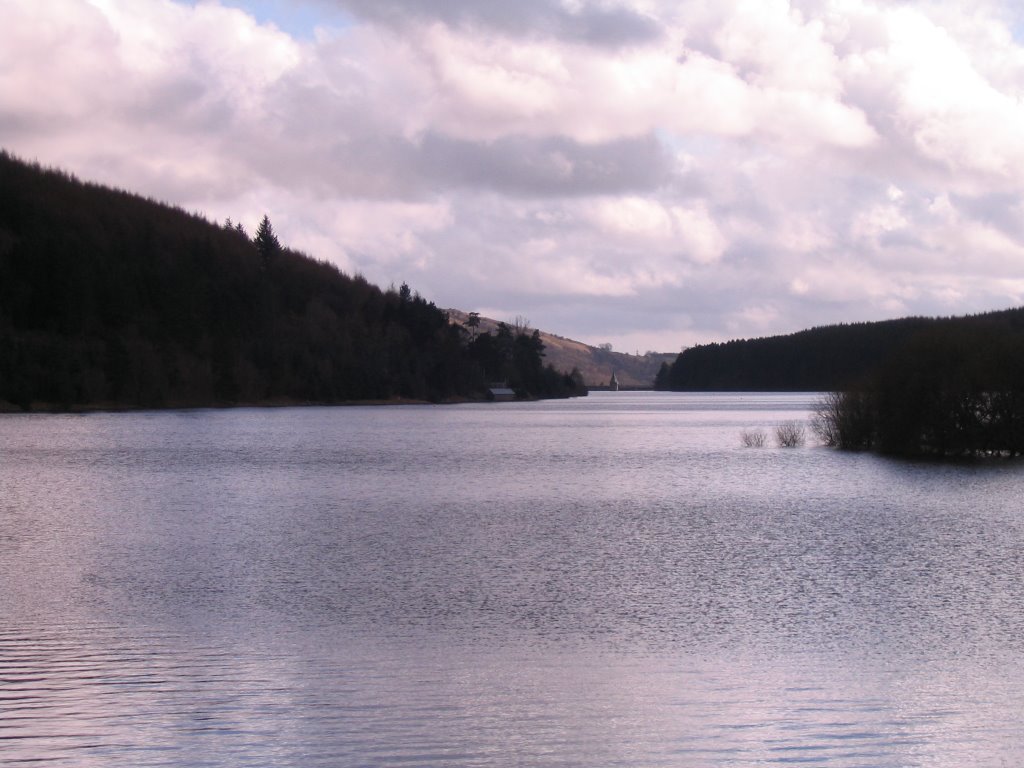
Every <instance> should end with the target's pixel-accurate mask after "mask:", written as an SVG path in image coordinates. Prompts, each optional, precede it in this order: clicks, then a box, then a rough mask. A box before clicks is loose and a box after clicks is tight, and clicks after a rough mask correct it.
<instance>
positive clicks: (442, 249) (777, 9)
mask: <svg viewBox="0 0 1024 768" xmlns="http://www.w3.org/2000/svg"><path fill="white" fill-rule="evenodd" d="M243 1H244V0H238V2H239V3H241V2H243ZM325 2H326V0H325ZM313 7H315V6H314V5H308V6H305V7H304V13H305V14H307V16H308V13H309V12H310V9H311V8H313ZM332 7H335V8H339V7H340V8H343V9H344V10H345V12H346V13H348V14H350V16H351V19H352V22H351V23H350V24H346V25H342V26H338V25H334V26H332V25H331V24H329V23H327V24H324V25H323V26H321V27H318V28H317V29H316V31H315V32H314V33H312V34H304V35H303V36H302V37H294V36H292V35H290V34H288V33H286V32H285V31H283V30H285V29H291V28H294V26H295V25H293V24H289V23H288V21H289V20H288V19H281V20H280V23H276V24H275V23H270V22H263V23H261V22H257V20H256V19H255V18H254V17H253V15H251V14H250V13H249V12H247V11H246V9H245V7H244V6H241V5H239V6H236V4H235V2H234V1H233V0H219V1H217V2H215V1H213V0H200V1H199V2H196V3H192V4H184V3H182V2H172V0H51V1H50V2H47V3H39V2H36V1H35V0H5V2H4V11H5V24H4V26H3V28H2V29H0V144H2V145H3V146H4V147H5V148H7V149H9V150H11V151H14V152H16V153H18V154H21V155H23V156H27V157H29V158H37V159H39V160H41V161H43V162H44V163H47V164H53V165H59V166H62V167H65V168H68V169H70V170H72V171H74V172H75V173H77V174H79V175H80V176H83V177H86V178H90V179H96V180H99V181H104V182H107V183H112V184H116V185H118V186H121V187H127V188H130V189H133V190H137V191H139V192H142V193H144V194H147V195H151V196H154V197H157V198H160V199H164V200H168V201H170V202H173V203H175V204H178V205H182V206H184V207H186V208H188V209H191V210H201V211H205V212H207V213H208V214H209V215H210V216H212V217H216V218H219V219H222V218H225V217H228V216H230V217H231V218H232V219H234V220H236V221H237V220H242V221H244V222H247V223H249V224H250V226H251V225H253V224H254V223H255V222H256V221H258V220H259V218H260V217H261V216H262V215H263V213H269V214H270V216H271V218H272V220H273V221H274V223H275V228H276V229H277V230H278V232H279V234H280V235H281V236H282V238H283V239H284V240H285V241H286V242H289V243H291V244H293V245H295V246H297V247H300V248H303V249H306V250H308V251H309V252H311V253H313V254H314V255H316V256H318V257H321V258H326V259H330V260H333V261H334V262H336V263H337V264H339V265H340V266H342V267H343V268H345V269H346V270H350V271H359V272H362V273H364V274H365V275H366V276H367V277H368V278H370V279H372V280H374V281H376V282H379V283H382V284H384V285H387V284H389V283H392V282H401V281H402V280H407V281H408V282H409V283H410V284H412V285H414V286H415V287H416V288H417V289H419V290H420V291H421V292H422V293H423V294H424V295H427V296H429V297H430V298H431V299H433V300H435V301H437V303H439V304H442V305H449V306H458V307H461V308H463V309H474V308H477V307H489V308H493V309H494V310H495V311H504V312H505V313H506V315H507V316H508V317H514V316H516V315H518V314H524V315H527V316H529V317H530V318H531V320H532V321H533V322H534V323H535V324H536V325H538V326H541V327H544V328H546V329H550V330H552V331H555V332H558V333H562V334H563V335H569V336H577V337H582V338H584V339H585V340H590V341H612V342H613V343H615V344H616V346H619V345H620V341H619V340H623V343H625V344H626V346H628V347H634V346H639V347H642V348H645V349H646V348H652V347H653V346H655V340H657V345H662V346H665V345H666V344H667V348H668V349H675V348H677V347H678V346H679V345H681V344H687V343H694V342H696V341H700V340H708V339H723V338H728V337H731V336H733V335H744V336H749V335H753V334H756V333H777V332H783V331H791V330H797V329H799V328H801V327H805V326H807V325H815V324H821V323H825V322H837V321H843V320H867V319H880V318H883V317H890V316H893V315H894V314H900V313H904V312H906V313H911V312H912V313H920V314H933V313H943V314H949V313H952V312H970V311H979V310H983V309H991V308H997V307H1001V306H1005V305H1009V304H1012V303H1015V302H1019V301H1020V300H1021V297H1022V295H1024V287H1022V284H1021V280H1020V279H1019V277H1018V275H1019V274H1020V264H1021V259H1022V257H1024V250H1022V249H1024V173H1022V169H1024V143H1022V142H1021V141H1020V136H1021V135H1024V46H1022V40H1021V38H1020V36H1019V33H1018V32H1016V30H1019V29H1020V28H1022V27H1021V26H1020V24H1021V18H1020V12H1019V10H1018V9H1016V7H1015V6H1014V5H1012V4H1010V3H1009V2H997V1H996V0H974V1H973V2H971V3H969V4H963V3H957V2H953V1H952V0H949V2H945V0H929V1H928V2H924V0H922V1H921V2H916V1H914V0H908V1H907V2H901V3H889V2H881V0H789V1H788V2H787V1H786V0H757V1H756V2H755V1H753V0H722V2H715V3H706V2H695V3H683V4H680V3H674V2H668V1H667V0H665V1H664V2H662V0H629V1H627V0H622V1H621V2H613V1H612V0H526V1H525V2H523V3H518V4H510V3H507V2H497V0H494V1H492V0H482V1H481V0H474V1H473V2H471V1H470V0H448V1H444V0H416V1H415V2H414V0H374V2H372V3H371V2H369V1H368V0H365V1H364V0H346V1H345V2H340V0H339V1H338V2H334V3H333V6H332ZM275 8H276V9H277V12H283V10H282V9H285V8H287V4H284V3H279V4H277V5H276V6H275ZM261 13H263V14H266V13H268V11H267V10H266V8H263V10H262V11H261ZM261 18H263V16H261ZM303 18H304V24H305V25H307V26H308V23H307V20H306V17H305V16H304V17H303ZM330 18H331V19H336V18H337V16H336V15H332V16H331V17H330ZM673 334H675V336H673ZM670 336H673V338H676V339H677V341H676V342H673V343H667V342H666V339H668V338H669V337H670ZM643 338H648V339H650V340H651V342H650V344H644V343H642V342H641V341H640V339H643ZM627 339H628V340H629V341H628V343H626V342H625V341H624V340H627Z"/></svg>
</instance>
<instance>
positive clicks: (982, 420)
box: [812, 312, 1024, 458]
mask: <svg viewBox="0 0 1024 768" xmlns="http://www.w3.org/2000/svg"><path fill="white" fill-rule="evenodd" d="M1022 320H1024V315H1022V314H1021V313H1020V312H1014V313H1010V314H1006V313H1001V314H1000V315H998V316H994V317H989V318H985V319H984V321H983V322H964V323H956V324H945V325H939V326H936V327H934V328H930V329H929V330H927V331H925V332H923V333H921V334H919V335H917V336H915V337H914V338H912V339H910V340H909V341H908V342H907V343H906V344H905V345H903V346H902V347H901V348H900V349H899V350H898V351H897V353H896V354H893V355H891V356H890V357H889V358H887V359H886V360H885V362H884V363H882V364H881V365H879V366H878V367H877V368H876V369H874V370H873V371H871V372H870V374H868V375H867V376H865V377H864V378H863V379H862V380H861V381H860V382H859V383H858V384H857V385H855V386H851V387H847V388H846V389H844V390H841V391H835V392H831V393H829V394H827V395H826V396H825V398H824V399H823V400H822V401H821V403H819V405H818V408H817V411H816V413H815V416H814V418H813V419H812V426H813V428H814V430H815V431H816V432H817V433H818V435H819V437H820V438H821V439H822V440H823V442H825V443H826V444H828V445H833V446H836V447H839V448H845V449H852V450H860V449H873V450H877V451H880V452H882V453H886V454H891V455H899V456H933V457H952V458H957V457H978V456H1020V455H1024V322H1022Z"/></svg>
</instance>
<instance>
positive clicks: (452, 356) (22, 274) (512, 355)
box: [0, 152, 581, 409]
mask: <svg viewBox="0 0 1024 768" xmlns="http://www.w3.org/2000/svg"><path fill="white" fill-rule="evenodd" d="M539 342H540V339H539V337H538V336H537V334H536V333H534V334H533V335H530V334H529V333H525V332H524V333H518V334H514V333H512V332H511V330H509V331H508V333H507V334H503V333H499V334H497V335H496V336H495V337H493V338H491V337H490V335H489V334H482V335H479V336H477V337H476V339H475V340H473V341H472V342H471V340H470V339H469V338H468V336H467V334H466V333H465V331H463V330H462V329H461V328H460V327H458V326H456V325H452V324H449V323H448V319H447V316H446V315H445V314H444V313H443V312H442V311H441V310H439V309H438V308H437V307H435V306H434V304H433V303H431V302H428V301H426V300H425V299H423V298H422V297H421V296H419V295H418V294H417V293H415V292H413V291H412V290H410V289H409V287H408V286H406V285H403V286H401V288H400V289H398V290H394V289H392V290H388V291H382V290H381V289H379V288H378V287H376V286H373V285H371V284H370V283H368V282H367V281H366V280H364V279H363V278H362V277H359V276H355V277H350V276H347V275H345V274H343V273H342V272H340V271H339V270H338V269H337V268H336V267H334V266H332V265H330V264H328V263H326V262H322V261H317V260H314V259H312V258H309V257H308V256H305V255H303V254H300V253H297V252H295V251H292V250H290V249H288V248H286V247H283V246H282V245H281V244H280V242H279V241H278V239H277V237H276V235H275V234H274V232H273V227H272V225H271V224H270V221H269V219H267V218H264V220H263V221H262V222H261V223H260V225H259V227H258V228H257V230H256V232H255V236H254V237H253V238H252V239H250V238H249V237H248V236H247V235H246V233H245V232H244V230H243V229H242V228H241V226H232V225H230V224H227V225H224V226H220V225H217V224H212V223H210V222H209V221H207V220H205V219H204V218H202V217H201V216H198V215H193V214H188V213H186V212H185V211H182V210H180V209H177V208H172V207H169V206H166V205H162V204H159V203H157V202H154V201H152V200H147V199H145V198H142V197H139V196H137V195H133V194H130V193H128V192H123V191H118V190H113V189H109V188H105V187H101V186H98V185H95V184H88V183H82V182H80V181H78V180H76V179H74V178H73V177H71V176H70V175H68V174H65V173H62V172H59V171H54V170H45V169H42V168H40V167H39V166H38V165H36V164H28V163H24V162H22V161H20V160H17V159H16V158H14V157H12V156H11V155H9V154H7V153H3V152H0V404H2V402H6V403H9V404H14V405H16V406H19V407H22V408H26V409H27V408H29V407H31V406H32V405H33V404H36V405H42V406H45V407H49V408H61V409H63V408H75V407H87V406H99V407H167V406H201V405H214V404H217V405H229V404H238V403H267V402H316V403H335V402H344V401H353V400H387V399H394V398H406V399H415V400H431V401H442V400H449V399H458V398H478V397H484V396H485V395H486V393H487V383H488V382H489V381H494V380H498V379H501V380H507V381H508V382H509V383H510V386H514V387H515V389H516V390H517V392H518V393H519V394H520V395H522V396H529V397H552V396H568V395H571V394H581V392H580V391H579V388H578V384H579V382H578V380H577V379H574V378H573V377H571V376H564V375H561V374H558V373H556V372H555V371H554V370H553V369H550V368H549V367H545V366H544V365H543V362H542V356H543V344H541V343H539Z"/></svg>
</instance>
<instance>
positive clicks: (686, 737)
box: [0, 393, 1024, 767]
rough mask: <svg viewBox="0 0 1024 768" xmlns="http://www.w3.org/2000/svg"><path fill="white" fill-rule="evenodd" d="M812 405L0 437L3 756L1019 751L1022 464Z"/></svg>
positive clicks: (344, 418) (566, 408) (724, 756)
mask: <svg viewBox="0 0 1024 768" xmlns="http://www.w3.org/2000/svg"><path fill="white" fill-rule="evenodd" d="M811 399H812V398H811V396H807V395H782V396H780V395H770V396H769V395H684V394H671V395H668V394H654V393H636V394H627V393H597V394H594V395H591V396H590V397H589V398H587V399H585V400H579V401H572V402H548V403H536V404H507V405H469V406H455V407H428V406H425V407H394V408H392V407H377V408H340V409H320V408H311V409H282V410H233V411H197V412H175V413H148V414H109V415H102V414H101V415H89V416H7V417H2V418H0V762H3V763H4V764H5V765H29V764H33V765H34V764H36V763H37V762H38V761H54V762H56V763H57V764H74V765H83V766H124V765H134V766H240V765H242V766H244V765H252V766H318V765H321V766H378V765H379V766H390V765H403V766H407V765H438V766H440V765H444V766H448V765H455V766H458V765H465V766H492V765H493V766H506V765H508V766H511V765H537V766H568V765H573V766H619V765H621V766H653V765H668V766H765V765H769V766H771V765H790V764H807V765H814V766H894V767H895V766H900V767H903V766H950V767H952V766H965V765H972V766H973V765H981V766H1018V765H1021V764H1024V547H1022V544H1024V511H1022V509H1024V504H1022V495H1024V465H1022V464H1019V463H1008V462H1004V463H997V464H991V465H985V464H979V465H973V466H951V465H939V464H914V463H900V462H893V461H888V460H882V459H878V458H875V457H872V456H868V455H859V454H853V455H851V454H841V453H837V452H834V451H830V450H828V449H825V448H820V447H812V446H811V445H808V446H807V447H804V448H799V449H791V450H782V449H777V448H772V447H768V448H763V449H750V448H742V447H741V446H740V438H739V436H740V432H741V431H742V430H743V429H745V428H750V427H763V428H766V429H770V428H771V427H772V425H774V424H776V423H778V422H779V421H782V420H785V419H789V418H801V419H802V418H805V417H806V415H807V408H808V405H809V402H810V400H811Z"/></svg>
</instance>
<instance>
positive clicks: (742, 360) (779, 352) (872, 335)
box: [656, 309, 1024, 392]
mask: <svg viewBox="0 0 1024 768" xmlns="http://www.w3.org/2000/svg"><path fill="white" fill-rule="evenodd" d="M961 330H964V331H972V332H973V331H976V332H977V335H979V336H980V337H982V338H992V339H995V338H997V337H1002V336H1005V335H1008V334H1009V335H1014V334H1018V333H1020V332H1021V331H1024V309H1008V310H1003V311H1000V312H991V313H987V314H982V315H974V316H970V317H959V318H920V317H911V318H904V319H901V320H887V321H883V322H876V323H855V324H850V325H832V326H824V327H820V328H812V329H810V330H806V331H801V332H799V333H794V334H790V335H787V336H773V337H770V338H762V339H743V340H738V341H730V342H726V343H723V344H705V345H700V346H697V347H691V348H690V349H686V350H684V351H683V352H682V353H680V355H679V356H678V357H677V358H676V360H675V362H674V363H672V365H671V366H665V367H663V368H662V371H661V372H660V373H659V375H658V379H657V382H656V386H657V388H659V389H670V390H679V391H688V390H704V391H793V392H820V391H827V390H828V391H831V390H844V389H848V388H851V387H857V386H860V385H861V384H862V383H863V382H864V381H865V380H866V379H867V378H868V377H869V376H871V375H872V374H873V373H874V372H875V371H876V370H877V369H878V368H879V367H880V366H882V365H883V364H884V363H886V362H887V361H889V360H890V359H892V358H893V357H895V356H898V355H899V354H901V352H902V351H903V350H904V349H906V348H907V346H908V345H909V344H911V342H912V341H913V340H915V339H917V338H919V337H920V336H922V335H923V334H929V335H931V336H933V337H934V336H942V335H946V334H952V333H954V332H959V331H961Z"/></svg>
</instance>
